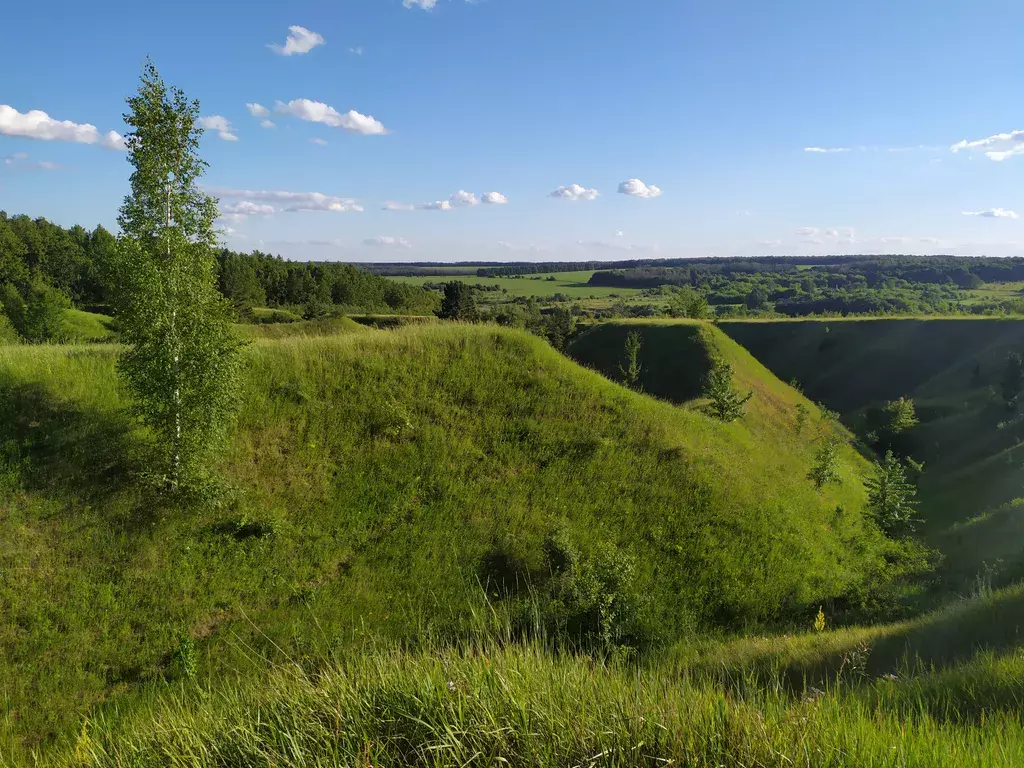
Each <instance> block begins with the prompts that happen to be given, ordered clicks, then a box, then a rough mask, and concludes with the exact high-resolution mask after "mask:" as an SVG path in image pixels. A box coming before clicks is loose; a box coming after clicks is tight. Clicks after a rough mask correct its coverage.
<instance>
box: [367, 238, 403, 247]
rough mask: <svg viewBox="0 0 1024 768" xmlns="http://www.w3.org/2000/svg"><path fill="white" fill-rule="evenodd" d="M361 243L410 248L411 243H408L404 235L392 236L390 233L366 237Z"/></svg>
mask: <svg viewBox="0 0 1024 768" xmlns="http://www.w3.org/2000/svg"><path fill="white" fill-rule="evenodd" d="M363 245H369V246H374V247H379V248H412V243H410V242H409V241H408V240H406V239H405V238H404V237H392V236H391V235H381V236H380V237H368V238H366V239H365V240H363Z"/></svg>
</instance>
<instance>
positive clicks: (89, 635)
mask: <svg viewBox="0 0 1024 768" xmlns="http://www.w3.org/2000/svg"><path fill="white" fill-rule="evenodd" d="M300 325H301V324H299V323H295V324H281V325H276V326H266V327H264V328H260V329H259V330H261V331H271V330H275V329H292V328H294V327H295V326H300ZM344 325H346V326H348V323H345V324H344ZM705 330H706V331H707V333H709V334H712V340H713V341H714V343H715V344H717V345H719V348H720V350H724V352H725V353H727V354H730V355H732V356H733V359H734V360H735V361H736V362H737V365H738V369H739V368H740V367H741V365H747V366H748V368H747V369H745V370H746V371H747V373H744V374H743V376H748V375H751V376H753V375H754V374H755V373H757V372H758V371H760V374H758V375H764V376H765V377H766V379H765V381H764V382H762V383H761V384H760V385H758V386H759V387H760V388H761V390H759V392H760V395H759V398H758V399H759V401H760V405H759V406H758V407H757V408H755V409H753V411H752V415H751V417H750V418H749V419H745V420H744V421H742V422H737V423H734V424H729V425H724V424H721V423H719V422H716V421H714V420H712V419H710V418H709V417H707V416H705V415H703V414H702V413H700V412H699V411H697V410H694V409H690V408H679V407H676V406H674V405H672V404H670V403H666V402H659V401H657V400H654V399H652V398H649V397H645V396H642V395H640V394H637V393H633V392H630V391H627V390H625V389H623V388H622V387H620V386H618V385H617V384H614V383H611V382H609V381H607V380H605V379H604V378H602V377H601V376H599V375H597V374H596V373H593V372H590V371H587V370H585V369H582V368H580V367H578V366H576V365H574V364H573V363H571V362H570V361H568V360H566V359H565V358H564V357H562V356H561V355H559V354H558V353H556V352H555V351H554V350H552V349H551V348H550V347H548V346H547V345H546V344H545V343H544V342H542V341H541V340H539V339H537V338H535V337H532V336H529V335H527V334H524V333H521V332H516V331H510V330H502V329H497V328H488V327H469V326H459V325H452V324H444V325H442V324H430V325H424V326H420V327H407V328H403V329H400V330H397V331H375V330H370V329H361V330H360V331H359V332H355V333H351V334H343V335H338V334H334V335H331V336H320V337H318V336H316V335H315V334H302V335H299V336H294V337H291V338H285V339H277V340H275V339H267V338H264V340H262V341H259V342H258V343H255V344H252V345H250V346H248V347H247V348H246V352H245V354H246V355H247V374H246V388H245V397H244V407H243V409H242V412H241V414H240V420H239V424H238V428H237V430H236V433H235V436H234V439H233V441H232V443H231V445H230V446H229V448H228V449H227V450H226V452H225V453H224V454H223V455H222V456H220V457H219V458H218V461H217V469H218V471H219V473H220V474H221V476H222V477H223V478H224V480H225V481H226V483H227V486H226V488H225V489H224V491H223V492H222V493H221V494H220V496H219V497H218V498H217V500H216V501H215V502H213V503H188V504H186V503H183V502H181V501H178V502H174V501H171V500H168V499H166V498H164V497H160V496H158V495H156V494H155V493H154V492H153V491H152V490H151V488H150V486H149V485H148V484H147V483H146V482H145V480H144V478H145V475H146V472H148V471H149V470H150V469H151V468H152V467H154V466H156V465H155V464H154V461H155V454H154V451H153V448H152V446H151V445H150V442H149V439H148V436H147V434H146V432H145V431H144V430H141V429H139V428H138V427H137V426H135V425H134V424H133V423H132V422H131V421H130V419H129V418H128V416H127V413H126V405H127V403H125V402H124V401H123V400H122V399H121V398H122V390H121V388H120V387H119V386H118V383H117V379H116V377H115V375H114V362H115V359H116V354H117V348H116V347H115V346H112V345H91V346H79V347H75V346H68V347H29V346H11V347H3V348H0V372H2V374H0V376H2V378H0V393H2V397H0V457H2V458H0V497H2V499H3V504H4V507H5V511H6V514H5V515H3V516H0V573H2V574H3V576H4V578H3V579H2V580H0V605H2V606H3V610H2V612H0V680H2V681H3V682H2V684H0V691H2V698H0V755H3V756H7V757H11V759H19V758H21V757H24V755H25V750H27V749H41V748H45V747H46V745H48V744H50V743H52V742H53V740H54V739H56V738H58V737H59V736H60V735H61V734H64V735H67V734H69V733H77V732H78V729H79V728H80V726H81V722H82V718H83V717H84V716H85V715H86V713H89V712H92V713H93V714H92V715H91V716H99V715H98V714H97V713H98V712H100V711H101V710H102V711H113V710H112V709H111V708H114V709H118V708H124V709H131V708H132V706H133V702H136V701H137V700H139V697H142V698H143V699H144V698H145V697H146V696H147V695H149V694H150V693H152V692H153V691H157V692H159V691H165V690H166V686H167V685H168V684H170V685H174V684H176V683H175V682H174V681H176V680H178V679H179V678H180V676H181V674H182V673H183V672H182V663H181V658H182V653H183V652H182V648H188V647H190V645H189V644H194V647H195V653H194V658H195V663H196V667H197V669H198V672H199V674H200V675H201V676H202V677H203V678H204V679H205V678H207V677H209V679H211V680H215V681H223V680H230V679H233V678H234V676H236V675H239V674H240V675H242V676H248V675H253V674H257V673H258V671H259V670H260V669H262V668H263V667H264V665H265V662H264V659H268V660H270V661H283V660H287V659H292V660H299V661H300V662H301V663H306V661H307V660H310V661H309V663H311V664H312V663H313V660H316V659H319V658H324V657H325V655H331V654H335V653H343V650H342V649H344V648H347V647H352V646H353V645H355V646H358V645H359V644H360V643H362V642H364V641H365V640H366V639H367V638H383V639H391V640H394V641H403V642H406V643H409V644H411V645H412V646H417V647H436V644H439V643H440V644H444V643H450V642H456V641H458V640H459V639H460V638H465V637H466V636H467V633H470V632H472V631H473V627H474V626H476V623H477V621H478V619H477V618H476V617H477V616H478V615H479V614H480V612H481V611H482V610H483V606H484V600H485V597H484V594H483V592H482V589H481V588H482V587H483V588H486V589H487V591H488V593H489V599H490V600H491V601H492V603H493V606H494V610H495V611H497V612H498V613H500V614H501V615H502V616H504V617H505V619H506V620H507V621H509V622H511V623H512V624H513V625H516V626H520V627H522V628H523V629H524V630H528V629H529V627H530V626H532V622H533V619H531V618H530V615H531V614H530V610H531V606H533V605H537V606H539V608H538V609H537V610H539V611H540V612H541V613H540V616H539V619H538V620H539V621H541V623H542V625H543V626H544V627H545V628H546V629H551V628H552V627H554V628H555V629H559V628H561V629H562V630H564V631H565V632H566V633H567V634H566V635H565V637H566V638H567V640H569V641H571V640H572V639H573V638H576V639H579V638H580V637H582V636H585V635H586V633H591V632H597V633H600V634H605V633H606V634H607V635H608V636H609V637H610V639H613V640H614V639H618V640H619V641H626V642H630V643H633V644H635V645H638V646H644V647H646V646H650V647H657V646H658V645H660V644H665V643H671V642H672V641H673V640H674V639H675V638H679V637H684V636H685V637H689V636H694V635H695V634H697V633H705V632H714V631H718V630H719V629H721V628H726V627H742V626H746V627H753V626H763V625H765V624H766V623H771V622H775V621H779V620H786V619H787V618H789V617H796V618H797V620H798V621H799V622H800V623H801V624H803V623H804V622H805V621H806V620H807V618H808V617H809V615H810V614H811V613H813V611H814V610H816V608H817V605H818V604H819V603H821V602H826V603H827V602H828V601H830V600H831V599H833V598H838V597H841V596H844V595H849V594H851V593H854V594H856V593H859V592H861V591H862V590H863V589H864V588H865V586H866V584H867V582H869V581H871V580H873V579H879V578H883V577H884V571H885V569H886V567H887V566H886V559H885V558H886V555H887V554H891V550H890V546H889V545H888V544H886V543H885V541H883V540H882V539H881V537H880V535H879V534H878V533H877V531H875V530H874V528H873V527H872V526H870V525H868V524H867V523H866V522H865V520H864V518H863V514H862V511H863V507H864V491H863V487H862V484H861V481H862V478H863V473H864V469H865V466H866V465H865V463H864V460H863V459H861V458H860V457H859V456H857V455H856V454H855V453H854V452H852V450H849V449H844V452H843V454H842V457H841V464H840V470H841V475H842V477H843V484H842V485H840V486H830V487H827V488H825V489H824V490H823V491H821V492H819V491H816V490H815V489H814V488H813V486H812V485H811V483H810V482H809V481H807V480H806V478H805V474H806V469H807V466H808V463H809V460H810V456H811V453H812V451H813V440H814V439H815V438H816V437H817V436H818V435H819V434H820V431H819V430H822V429H827V427H825V426H823V425H821V424H820V423H819V420H818V418H817V416H816V412H815V411H813V409H812V422H811V427H809V429H811V428H813V430H814V431H810V432H809V433H808V435H807V436H806V440H805V441H802V440H798V439H796V438H795V437H793V436H792V433H791V430H789V431H786V432H785V433H781V432H780V433H778V434H775V433H773V432H772V431H771V430H770V429H769V427H770V425H771V424H772V423H776V422H777V423H778V424H780V425H782V424H787V425H789V424H790V422H791V420H792V418H793V416H792V412H791V410H790V406H791V405H792V404H794V403H795V402H798V401H799V396H798V395H796V394H795V393H791V392H789V390H788V389H787V388H786V387H785V386H784V385H782V384H781V383H780V382H778V381H776V380H774V379H772V378H771V377H770V375H768V374H766V373H764V372H763V371H761V369H757V368H755V367H751V366H753V363H752V361H750V360H747V359H746V358H744V357H743V354H744V353H742V350H739V348H738V347H735V345H732V346H730V343H729V342H728V339H725V338H724V337H723V336H722V335H721V334H719V333H717V331H714V330H713V329H711V328H707V329H705ZM743 381H744V384H746V382H747V381H748V379H746V378H744V379H743ZM766 478H770V479H771V480H770V482H766ZM839 507H841V508H842V511H841V512H837V508H839ZM526 587H529V589H528V590H527V589H526ZM186 639H188V640H186ZM186 656H188V657H189V658H191V653H190V652H189V653H187V654H186ZM167 681H170V682H169V683H168V682H167ZM97 708H101V709H97Z"/></svg>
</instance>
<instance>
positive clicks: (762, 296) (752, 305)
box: [743, 285, 768, 309]
mask: <svg viewBox="0 0 1024 768" xmlns="http://www.w3.org/2000/svg"><path fill="white" fill-rule="evenodd" d="M743 303H744V304H745V305H746V307H747V309H764V308H765V305H766V304H768V291H766V290H765V289H764V288H762V287H761V286H760V285H758V286H755V287H754V289H753V290H751V291H750V293H748V294H747V296H746V298H745V299H744V300H743Z"/></svg>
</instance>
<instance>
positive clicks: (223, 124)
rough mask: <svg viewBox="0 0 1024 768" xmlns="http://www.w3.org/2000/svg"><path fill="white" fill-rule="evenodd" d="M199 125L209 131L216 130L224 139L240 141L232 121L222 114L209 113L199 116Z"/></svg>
mask: <svg viewBox="0 0 1024 768" xmlns="http://www.w3.org/2000/svg"><path fill="white" fill-rule="evenodd" d="M199 127H200V128H205V129H206V130H208V131H216V132H217V135H218V136H219V137H220V138H221V139H223V140H224V141H238V137H237V136H236V135H235V134H234V129H233V128H232V127H231V121H230V120H228V119H227V118H226V117H222V116H221V115H208V116H206V117H200V118H199Z"/></svg>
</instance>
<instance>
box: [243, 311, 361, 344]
mask: <svg viewBox="0 0 1024 768" xmlns="http://www.w3.org/2000/svg"><path fill="white" fill-rule="evenodd" d="M235 328H236V329H237V330H238V333H239V335H241V336H242V338H244V339H249V340H252V341H259V340H277V339H293V338H316V337H320V336H336V335H338V334H346V333H359V332H360V331H362V330H364V328H363V326H362V325H360V324H359V323H357V322H356V321H355V320H353V319H352V318H349V317H328V318H323V319H322V320H297V321H294V322H286V323H285V322H282V323H268V324H265V325H249V324H244V325H236V326H235Z"/></svg>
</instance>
